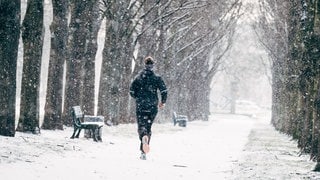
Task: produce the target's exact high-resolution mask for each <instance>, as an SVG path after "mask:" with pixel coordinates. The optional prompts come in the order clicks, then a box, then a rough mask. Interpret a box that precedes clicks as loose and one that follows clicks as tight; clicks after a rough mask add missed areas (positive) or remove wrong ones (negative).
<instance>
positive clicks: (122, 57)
mask: <svg viewBox="0 0 320 180" xmlns="http://www.w3.org/2000/svg"><path fill="white" fill-rule="evenodd" d="M129 4H130V2H127V1H126V2H113V3H110V4H109V9H107V13H106V17H107V20H106V23H107V24H106V37H105V38H106V39H105V45H104V50H103V62H102V69H101V77H100V88H99V101H98V113H99V114H102V115H104V116H105V120H106V121H111V122H113V123H114V124H119V123H121V122H128V121H130V120H129V109H128V108H129V83H130V75H131V64H132V59H133V49H134V48H133V37H132V33H131V31H132V28H133V27H132V19H131V18H132V17H131V9H129V8H128V7H129Z"/></svg>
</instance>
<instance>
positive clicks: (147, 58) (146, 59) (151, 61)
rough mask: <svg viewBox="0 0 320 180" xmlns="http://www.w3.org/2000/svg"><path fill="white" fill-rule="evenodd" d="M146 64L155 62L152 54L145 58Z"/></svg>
mask: <svg viewBox="0 0 320 180" xmlns="http://www.w3.org/2000/svg"><path fill="white" fill-rule="evenodd" d="M144 64H146V65H147V64H154V60H153V58H152V57H151V56H147V57H146V58H145V59H144Z"/></svg>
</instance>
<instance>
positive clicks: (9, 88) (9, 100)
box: [0, 0, 21, 136]
mask: <svg viewBox="0 0 320 180" xmlns="http://www.w3.org/2000/svg"><path fill="white" fill-rule="evenodd" d="M20 18H21V17H20V1H19V0H12V1H0V24H1V26H0V39H1V40H0V57H1V61H0V66H1V70H0V77H1V78H0V85H1V87H0V104H1V108H0V135H3V136H14V135H15V105H16V104H15V103H16V70H17V55H18V45H19V35H20Z"/></svg>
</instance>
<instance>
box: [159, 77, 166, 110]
mask: <svg viewBox="0 0 320 180" xmlns="http://www.w3.org/2000/svg"><path fill="white" fill-rule="evenodd" d="M159 90H160V94H161V102H160V104H159V107H160V108H163V107H164V105H165V103H166V101H167V97H168V90H167V87H166V84H165V83H164V81H163V79H162V78H161V77H160V78H159Z"/></svg>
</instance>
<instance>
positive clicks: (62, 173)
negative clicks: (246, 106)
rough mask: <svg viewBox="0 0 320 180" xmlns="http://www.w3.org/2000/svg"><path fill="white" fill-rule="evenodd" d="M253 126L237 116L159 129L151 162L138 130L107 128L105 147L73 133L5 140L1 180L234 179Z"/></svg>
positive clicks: (45, 133)
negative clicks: (141, 152) (141, 151)
mask: <svg viewBox="0 0 320 180" xmlns="http://www.w3.org/2000/svg"><path fill="white" fill-rule="evenodd" d="M253 124H254V121H253V120H252V119H250V118H248V117H244V116H231V115H227V116H226V115H215V116H213V117H212V119H211V121H209V122H202V121H199V122H192V123H189V124H188V127H187V128H181V127H174V126H173V125H172V124H154V126H153V137H152V139H151V152H150V153H149V154H148V160H147V161H143V160H140V159H139V151H138V144H139V142H138V140H137V135H136V125H120V126H117V127H111V128H110V127H106V128H105V129H104V135H103V138H104V142H103V143H94V142H92V141H91V140H86V139H83V138H80V139H77V140H71V139H69V136H70V135H71V129H67V130H65V131H56V132H52V131H42V135H41V136H33V135H26V134H17V136H16V138H13V139H12V138H4V137H0V143H1V149H2V150H0V153H1V154H2V156H1V157H0V158H1V159H0V160H1V161H0V174H1V179H3V177H4V179H6V180H11V179H30V180H31V179H32V180H35V179H54V180H57V179H63V180H64V179H111V180H113V179H129V178H134V179H140V180H141V179H161V180H163V179H166V178H167V179H170V180H173V179H192V180H194V179H197V178H198V179H199V178H200V179H228V176H230V175H231V174H232V164H233V163H234V162H236V161H237V159H238V158H239V156H240V154H241V151H242V148H243V147H244V146H245V143H246V142H247V137H248V135H249V133H250V130H251V128H252V126H253ZM5 144H6V145H5ZM5 146H6V147H5ZM4 149H6V150H4ZM9 162H11V163H9Z"/></svg>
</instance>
